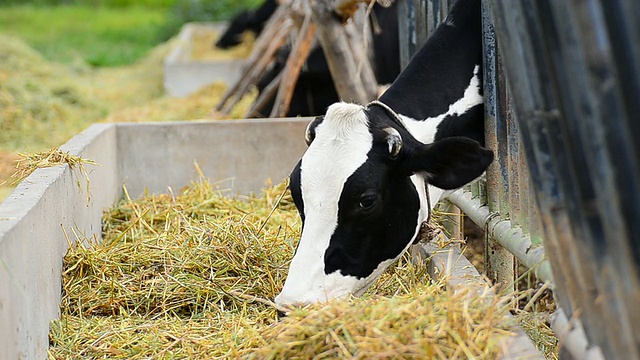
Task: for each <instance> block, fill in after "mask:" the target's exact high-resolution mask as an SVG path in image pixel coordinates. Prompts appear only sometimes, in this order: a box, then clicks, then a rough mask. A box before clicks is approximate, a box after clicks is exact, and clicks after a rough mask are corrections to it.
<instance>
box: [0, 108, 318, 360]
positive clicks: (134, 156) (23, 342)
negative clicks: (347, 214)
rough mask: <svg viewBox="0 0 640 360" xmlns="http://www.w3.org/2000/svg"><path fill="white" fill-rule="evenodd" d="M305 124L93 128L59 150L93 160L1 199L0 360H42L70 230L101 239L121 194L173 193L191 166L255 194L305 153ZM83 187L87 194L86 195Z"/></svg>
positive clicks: (45, 172)
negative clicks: (107, 212)
mask: <svg viewBox="0 0 640 360" xmlns="http://www.w3.org/2000/svg"><path fill="white" fill-rule="evenodd" d="M308 121H309V119H308V118H298V119H269V120H229V121H194V122H175V123H137V124H96V125H93V126H91V127H90V128H88V129H87V130H85V131H84V132H82V133H80V134H78V135H77V136H75V137H74V138H73V139H71V140H70V141H69V142H68V143H66V144H65V145H64V146H62V147H61V149H62V150H63V151H69V152H70V154H72V155H79V156H81V157H83V158H86V159H92V160H94V161H96V162H97V163H98V164H99V166H93V165H85V168H86V170H87V172H88V177H89V182H87V180H86V178H85V176H84V175H83V174H81V172H80V170H79V169H73V170H71V169H70V168H69V167H68V166H66V165H64V166H63V165H60V166H55V167H51V168H43V169H38V170H36V171H35V172H34V173H33V174H31V175H30V176H29V177H28V178H27V179H25V180H24V181H22V182H21V183H20V184H19V185H18V187H17V188H16V189H15V191H14V192H13V193H12V194H11V195H10V196H9V197H8V198H7V199H6V200H5V201H4V202H2V203H0V359H45V358H46V356H47V348H48V343H49V339H48V334H49V322H50V321H51V320H53V319H56V318H58V317H59V316H60V311H59V305H60V296H61V286H62V285H61V271H62V259H63V257H64V254H65V253H66V251H67V248H68V242H67V237H66V236H65V233H66V234H68V236H69V237H70V238H73V237H74V235H73V232H74V231H75V232H76V233H79V234H84V235H85V236H87V237H95V238H96V239H100V238H101V228H102V223H101V221H102V220H101V218H102V212H103V210H104V209H107V208H109V207H111V206H112V205H114V204H115V202H116V201H117V200H119V199H120V198H121V196H122V185H123V183H124V184H125V185H126V187H127V191H128V192H129V194H130V195H131V196H132V197H134V196H136V197H137V196H138V195H141V194H143V193H144V191H145V189H147V191H148V192H150V193H166V192H167V189H168V188H169V187H171V188H172V189H173V191H175V192H177V191H179V189H180V188H182V187H183V186H185V185H188V184H189V182H190V181H192V180H194V179H197V178H198V174H197V170H196V167H195V166H194V162H197V164H198V166H199V167H200V168H201V169H202V172H203V173H204V175H205V176H206V177H207V178H209V179H212V180H226V181H224V184H222V185H221V188H225V189H227V188H228V189H231V191H232V192H233V193H242V194H248V193H251V192H258V191H259V190H260V189H261V188H263V187H264V185H265V181H266V180H267V179H272V180H273V182H274V183H277V182H279V181H281V180H283V179H284V178H286V177H287V176H288V174H289V172H290V171H291V169H293V166H294V165H295V163H296V162H297V160H298V159H299V157H300V155H301V154H302V153H303V151H304V149H305V148H306V145H305V142H304V129H305V127H306V125H307V123H308ZM87 186H88V189H87Z"/></svg>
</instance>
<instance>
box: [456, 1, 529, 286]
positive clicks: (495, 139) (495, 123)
mask: <svg viewBox="0 0 640 360" xmlns="http://www.w3.org/2000/svg"><path fill="white" fill-rule="evenodd" d="M482 16H483V48H484V59H483V60H484V61H483V62H484V69H483V71H484V99H485V101H484V103H485V144H486V146H487V147H488V148H490V149H493V150H494V154H495V155H496V159H495V160H494V162H493V163H492V164H491V165H490V166H489V168H488V169H487V188H486V190H487V205H488V208H489V210H490V211H491V212H493V213H496V214H499V215H501V216H502V217H503V218H505V219H506V218H508V214H509V185H510V183H509V166H508V156H509V152H508V148H507V138H508V136H507V135H508V134H507V116H508V113H507V112H506V101H507V99H506V93H505V91H506V90H505V88H506V86H504V84H505V80H504V72H503V71H502V69H501V65H500V59H499V57H498V51H497V43H496V41H495V33H494V29H493V23H492V21H491V14H490V13H489V12H488V11H487V10H486V7H485V6H483V14H482ZM467 215H468V214H467ZM487 230H488V229H486V228H485V257H484V258H485V264H484V265H485V272H486V274H487V276H488V277H489V278H490V279H491V280H492V281H494V283H496V284H501V285H503V286H506V287H507V288H505V290H506V291H514V290H515V284H516V281H515V279H516V278H517V262H516V259H515V257H514V256H513V254H511V253H510V252H509V251H508V250H507V249H505V248H504V247H502V246H500V245H499V244H498V243H497V242H496V241H495V239H493V238H492V237H491V236H488V235H489V231H487Z"/></svg>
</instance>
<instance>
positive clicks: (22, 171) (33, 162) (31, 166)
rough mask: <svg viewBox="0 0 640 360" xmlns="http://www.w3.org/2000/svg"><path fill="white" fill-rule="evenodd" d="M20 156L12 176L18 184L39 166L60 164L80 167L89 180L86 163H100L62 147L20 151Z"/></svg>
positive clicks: (72, 167) (45, 166)
mask: <svg viewBox="0 0 640 360" xmlns="http://www.w3.org/2000/svg"><path fill="white" fill-rule="evenodd" d="M18 156H19V157H20V158H19V159H18V160H17V161H16V166H15V168H16V170H15V172H14V173H13V174H12V175H11V178H13V179H14V183H16V184H17V183H19V182H20V181H22V180H23V179H25V178H26V177H27V176H29V175H31V173H32V172H34V171H35V170H36V169H38V168H47V167H52V166H58V165H69V167H70V168H71V169H74V168H79V169H80V171H81V172H82V174H83V175H84V176H85V178H87V181H88V180H89V179H88V176H87V172H86V170H85V168H84V164H91V165H98V164H97V163H96V162H95V161H93V160H90V159H84V158H82V157H80V156H76V155H71V154H69V152H68V151H66V152H64V151H62V150H60V149H51V150H49V151H43V152H38V153H30V154H22V153H18ZM0 185H1V184H0Z"/></svg>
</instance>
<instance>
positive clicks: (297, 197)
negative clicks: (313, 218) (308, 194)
mask: <svg viewBox="0 0 640 360" xmlns="http://www.w3.org/2000/svg"><path fill="white" fill-rule="evenodd" d="M301 165H302V159H301V160H300V161H298V163H297V164H296V166H295V167H294V168H293V171H292V172H291V175H289V190H290V191H291V197H292V198H293V203H294V204H295V205H296V208H297V209H298V213H299V214H300V219H302V226H304V202H303V201H302V188H301V186H300V166H301Z"/></svg>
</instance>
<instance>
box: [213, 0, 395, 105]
mask: <svg viewBox="0 0 640 360" xmlns="http://www.w3.org/2000/svg"><path fill="white" fill-rule="evenodd" d="M396 3H397V2H394V3H393V4H392V5H391V6H390V7H388V8H385V7H382V6H381V5H379V4H377V3H376V4H374V6H373V12H372V15H371V16H372V17H374V19H373V20H372V23H374V22H375V24H376V29H375V31H374V30H373V29H371V31H372V35H373V44H372V45H373V46H372V47H373V51H374V59H373V64H372V65H373V70H374V73H375V76H376V80H377V82H378V83H379V84H382V85H386V84H390V83H392V82H393V81H394V80H395V78H396V77H397V76H398V74H399V73H400V57H399V56H398V54H399V47H400V45H399V41H398V12H397V4H396ZM277 6H278V5H277V3H276V2H275V1H273V0H266V1H265V2H264V3H263V4H262V5H261V6H260V7H259V8H258V9H257V10H255V11H253V12H247V11H243V12H241V13H240V14H238V15H237V16H236V17H235V18H234V19H233V20H232V22H231V24H230V25H229V27H228V28H227V30H226V31H225V33H224V34H223V35H222V36H221V37H220V40H218V42H217V43H216V46H218V47H221V48H228V47H232V46H235V45H238V44H239V43H240V41H241V38H242V37H241V34H242V33H243V32H244V31H246V30H249V29H250V28H259V29H260V30H262V28H263V27H264V24H265V23H266V21H267V20H268V18H269V17H270V16H271V15H272V14H273V13H274V12H275V10H276V8H277ZM258 20H259V21H261V23H259V24H258V23H257V21H258ZM252 31H254V32H255V33H256V34H258V33H259V32H256V30H252ZM289 53H290V48H289V47H283V48H282V49H280V50H279V51H278V54H277V55H276V57H275V59H274V61H273V63H272V64H270V69H269V71H267V72H266V73H264V74H263V75H262V76H261V77H260V79H259V80H258V82H257V84H256V87H257V89H258V93H262V91H263V90H264V89H265V88H266V87H267V85H269V83H270V82H271V81H272V80H273V79H275V77H276V76H277V75H278V74H279V73H280V71H281V70H282V69H283V68H284V66H285V64H286V61H287V57H288V56H289ZM337 101H340V97H339V96H338V92H337V91H336V88H335V84H334V83H333V79H332V77H331V72H330V71H329V65H328V64H327V59H326V58H325V56H324V52H323V50H322V48H321V47H320V46H316V47H315V48H313V49H312V50H311V53H310V54H309V57H308V58H307V61H306V62H305V65H304V67H303V69H302V71H301V72H300V75H299V77H298V80H297V82H296V85H295V87H294V89H293V94H292V96H291V102H290V106H289V110H288V111H287V113H286V114H285V116H287V117H295V116H315V115H320V114H322V113H324V112H325V111H326V109H327V107H328V106H329V105H331V104H333V103H335V102H337ZM274 103H275V99H272V100H271V101H270V102H268V103H267V104H266V105H265V106H264V107H263V108H262V109H261V110H260V112H259V113H258V114H257V116H259V117H267V116H269V114H270V113H271V110H272V109H273V105H274Z"/></svg>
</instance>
